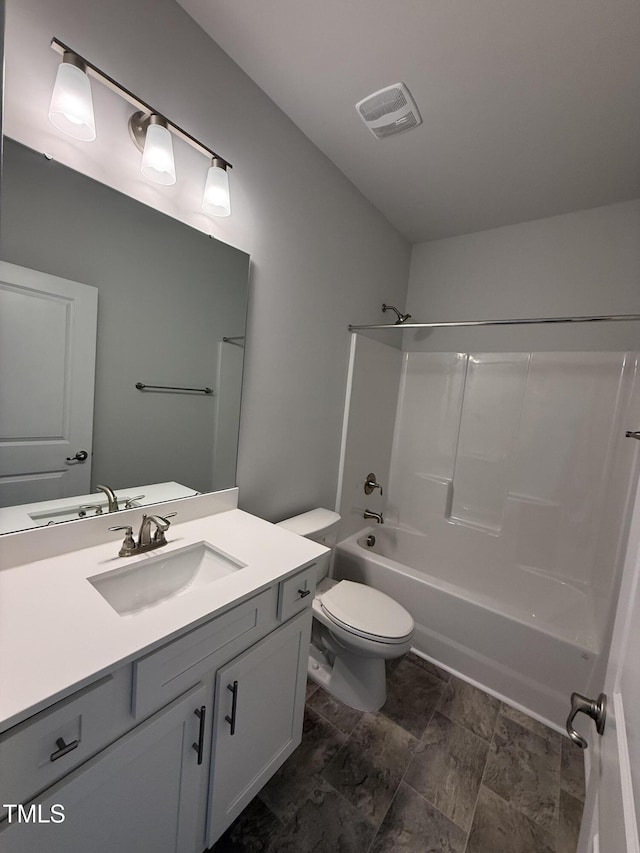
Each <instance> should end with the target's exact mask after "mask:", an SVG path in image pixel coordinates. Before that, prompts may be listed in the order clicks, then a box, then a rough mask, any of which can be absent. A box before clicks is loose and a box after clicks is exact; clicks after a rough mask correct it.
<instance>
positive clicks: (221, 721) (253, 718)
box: [207, 607, 311, 846]
mask: <svg viewBox="0 0 640 853" xmlns="http://www.w3.org/2000/svg"><path fill="white" fill-rule="evenodd" d="M310 631H311V609H310V608H309V607H307V608H306V610H305V611H304V612H303V613H300V614H299V615H298V616H296V617H295V618H293V619H291V620H290V621H289V622H288V623H287V624H286V625H285V626H284V627H282V628H280V629H279V630H277V631H274V633H273V634H270V635H269V636H268V637H267V638H266V639H265V640H263V642H261V643H257V644H256V645H255V646H253V647H252V648H251V649H249V650H248V651H247V652H245V653H244V654H242V655H240V656H239V657H237V658H235V659H234V660H233V661H231V663H229V664H227V666H224V667H222V668H221V669H220V670H218V673H217V676H216V692H215V695H216V698H215V705H214V714H213V746H212V753H211V763H212V770H211V795H210V807H209V829H208V833H207V836H208V840H207V843H208V846H211V845H212V844H213V843H214V842H215V841H216V839H217V838H218V837H219V836H220V835H221V834H222V832H224V830H225V829H226V828H227V826H229V824H231V823H232V821H233V820H234V819H235V818H236V817H237V816H238V815H239V814H240V812H241V811H242V809H243V808H244V807H245V806H246V805H247V804H248V803H249V802H250V800H251V799H253V797H254V796H255V795H256V794H257V793H258V791H259V790H260V788H262V786H263V785H264V784H265V782H267V780H268V779H269V778H270V777H271V776H272V775H273V774H274V773H275V771H276V770H277V769H278V768H279V767H280V765H281V764H283V763H284V761H285V760H286V759H287V758H288V757H289V756H290V755H291V753H292V752H293V750H294V749H295V748H296V747H297V746H298V744H299V743H300V740H301V738H302V718H303V714H304V699H305V688H306V680H307V660H308V658H309V634H310Z"/></svg>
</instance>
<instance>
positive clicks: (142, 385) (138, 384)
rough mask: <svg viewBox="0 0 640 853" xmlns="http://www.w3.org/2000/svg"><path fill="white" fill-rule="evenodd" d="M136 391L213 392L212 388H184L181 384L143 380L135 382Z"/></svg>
mask: <svg viewBox="0 0 640 853" xmlns="http://www.w3.org/2000/svg"><path fill="white" fill-rule="evenodd" d="M136 388H137V389H138V391H196V392H198V393H200V394H213V388H209V386H207V387H206V388H185V387H183V386H182V385H145V383H144V382H136Z"/></svg>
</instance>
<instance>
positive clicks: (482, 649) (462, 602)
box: [334, 525, 597, 728]
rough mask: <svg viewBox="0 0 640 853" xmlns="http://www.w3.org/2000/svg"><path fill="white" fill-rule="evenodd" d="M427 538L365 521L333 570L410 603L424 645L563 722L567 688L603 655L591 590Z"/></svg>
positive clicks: (578, 683)
mask: <svg viewBox="0 0 640 853" xmlns="http://www.w3.org/2000/svg"><path fill="white" fill-rule="evenodd" d="M370 534H371V535H373V536H374V537H375V544H374V545H373V546H368V545H367V536H368V535H370ZM429 544H430V543H429V539H428V537H427V536H425V535H422V534H419V533H414V532H412V531H408V530H403V529H400V528H395V527H391V526H388V525H385V526H384V527H380V526H377V527H376V528H368V529H367V530H364V531H360V532H359V533H356V534H355V535H353V536H351V537H350V538H348V539H345V540H344V541H343V542H341V543H339V545H338V546H337V547H336V554H335V566H334V571H335V575H336V577H338V578H346V579H349V580H354V581H359V582H361V583H366V584H369V585H370V586H373V587H375V588H376V589H380V590H381V591H382V592H385V593H387V594H388V595H390V596H392V598H395V599H396V601H399V602H400V603H401V604H402V605H403V606H404V607H406V608H407V610H408V611H409V612H410V613H411V614H412V616H413V618H414V620H415V623H416V633H415V640H414V647H415V649H416V650H417V651H418V652H420V653H422V654H424V655H425V656H427V657H428V658H430V659H432V660H434V661H436V662H437V663H440V664H442V665H443V666H445V667H446V668H448V669H451V670H453V671H455V672H458V673H460V674H461V675H462V676H464V677H465V678H468V679H470V680H472V681H474V682H476V683H478V684H479V685H480V686H482V687H483V688H485V689H488V690H489V691H490V692H493V693H494V694H496V695H498V696H501V697H502V698H504V699H505V700H507V701H509V702H511V703H513V704H516V705H520V706H521V707H522V708H523V709H525V710H526V711H527V712H529V713H532V714H533V715H534V716H537V717H539V718H541V719H543V720H545V721H547V722H550V723H551V724H553V725H554V726H556V727H560V728H561V727H563V726H564V721H565V719H566V716H567V713H568V709H569V697H570V694H571V692H572V691H574V690H577V691H579V692H584V691H585V690H586V688H587V683H588V679H589V674H590V672H591V670H592V668H593V664H594V662H595V659H596V656H597V641H596V639H595V636H594V632H593V613H592V607H591V602H590V600H589V597H588V594H587V592H586V591H584V590H581V589H579V588H577V587H575V586H571V585H570V584H567V583H562V582H560V581H558V580H556V579H555V578H551V577H548V576H545V575H544V574H541V573H536V572H532V571H527V570H524V569H522V568H519V567H513V569H511V570H509V571H508V572H507V571H504V570H500V569H499V568H498V567H491V568H488V567H487V566H485V567H484V568H483V567H482V561H478V562H475V563H472V564H469V565H446V567H445V566H444V565H443V564H440V565H437V564H435V563H434V561H433V558H432V557H430V553H429Z"/></svg>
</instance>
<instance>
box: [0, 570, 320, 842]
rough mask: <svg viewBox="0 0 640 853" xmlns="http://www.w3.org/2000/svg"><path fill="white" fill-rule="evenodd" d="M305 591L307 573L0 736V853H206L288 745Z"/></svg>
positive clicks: (310, 578)
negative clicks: (2, 811)
mask: <svg viewBox="0 0 640 853" xmlns="http://www.w3.org/2000/svg"><path fill="white" fill-rule="evenodd" d="M314 581H315V564H311V565H307V566H305V567H303V568H302V569H301V570H300V571H299V572H297V573H296V574H293V575H289V576H288V577H286V578H285V579H284V580H282V581H279V582H275V583H272V584H271V585H270V586H268V587H266V588H263V589H261V590H260V591H257V592H256V593H255V594H253V595H251V596H249V597H248V598H245V599H244V600H242V601H240V602H239V603H237V604H234V605H233V606H231V607H228V608H227V609H226V610H224V612H222V613H219V614H217V615H215V616H214V617H212V618H211V619H209V620H208V621H206V622H204V623H202V624H200V625H199V626H197V627H196V628H192V629H190V630H186V631H185V632H184V633H182V634H179V635H177V636H174V637H173V638H172V639H171V640H170V641H168V642H166V643H165V644H164V645H161V646H159V647H157V648H155V649H153V651H151V652H149V653H148V654H146V655H143V656H141V657H139V658H138V659H136V660H134V661H133V662H132V663H129V664H127V665H125V666H124V667H121V668H120V669H116V670H115V671H114V672H113V673H112V674H111V675H108V676H103V677H102V678H101V679H100V680H99V681H96V682H95V683H94V684H90V685H89V686H88V687H85V688H83V689H82V690H81V691H79V692H78V693H76V694H73V695H72V696H69V697H67V698H66V699H64V700H63V701H61V702H59V703H57V704H56V705H53V706H51V707H50V708H47V709H45V710H44V711H42V712H40V713H39V714H37V715H36V716H34V717H32V718H30V719H28V720H26V721H25V722H23V723H21V724H20V725H18V726H15V727H14V728H13V729H10V730H9V731H7V732H5V733H4V734H3V735H0V802H3V803H4V802H7V801H9V802H14V801H15V802H16V804H17V803H20V805H21V806H22V814H20V813H18V811H17V809H14V810H13V813H12V815H11V818H12V819H11V821H9V820H8V819H5V820H4V821H3V822H2V823H0V851H2V853H33V851H35V850H43V851H47V853H86V851H88V850H90V851H92V853H112V851H114V850H121V851H123V853H147V851H148V853H202V851H203V850H204V849H205V848H206V847H209V846H211V845H212V844H213V843H214V842H215V840H216V839H217V838H218V837H219V836H220V835H221V834H222V833H223V832H224V830H225V829H226V828H227V827H228V825H229V824H230V823H231V822H232V821H233V820H234V818H235V817H236V816H237V815H238V814H239V813H240V811H241V810H242V809H243V808H244V806H245V805H247V803H248V802H249V801H250V800H251V798H252V797H253V796H254V795H255V794H256V793H257V792H258V791H259V790H260V788H261V787H262V786H263V785H264V784H265V783H266V782H267V780H268V779H269V778H270V776H271V775H273V773H274V772H275V771H276V770H277V769H278V767H280V765H281V764H282V763H283V762H284V761H285V759H286V758H287V757H288V756H289V755H290V754H291V753H292V752H293V750H294V749H295V748H296V746H297V745H298V744H299V743H300V740H301V736H302V717H303V712H304V696H305V687H306V668H307V659H308V654H309V636H310V631H311V620H312V615H311V607H310V604H311V599H312V596H311V595H309V593H308V592H307V590H309V589H312V588H313V584H314ZM59 738H61V740H60V743H58V739H59ZM74 740H76V741H77V742H78V743H77V745H76V746H75V747H73V748H72V749H69V745H70V744H71V743H73V741H74ZM61 744H62V746H61ZM57 749H62V751H63V753H64V754H63V756H62V758H61V759H60V760H58V759H57V758H56V759H55V760H54V759H53V758H52V756H55V751H56V750H57ZM66 749H69V751H68V752H64V750H66ZM39 792H42V793H39ZM34 795H37V796H34ZM53 806H63V812H62V813H63V814H64V820H63V821H60V809H54V808H53ZM46 821H48V822H46Z"/></svg>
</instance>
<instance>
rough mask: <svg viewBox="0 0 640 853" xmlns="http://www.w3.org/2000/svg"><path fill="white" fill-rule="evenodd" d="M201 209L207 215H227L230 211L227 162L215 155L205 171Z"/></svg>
mask: <svg viewBox="0 0 640 853" xmlns="http://www.w3.org/2000/svg"><path fill="white" fill-rule="evenodd" d="M202 209H203V210H204V212H205V213H208V214H209V216H229V214H230V213H231V201H230V198H229V175H228V173H227V164H226V163H225V162H224V160H219V159H218V158H217V157H215V158H214V159H213V162H212V164H211V166H210V167H209V171H208V172H207V180H206V183H205V185H204V193H203V194H202Z"/></svg>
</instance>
